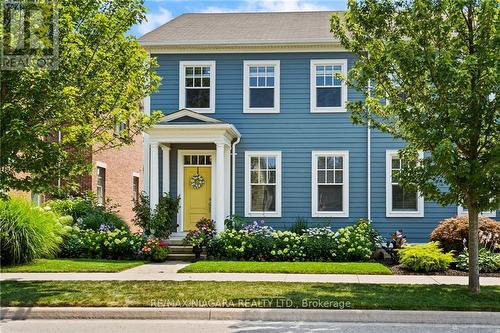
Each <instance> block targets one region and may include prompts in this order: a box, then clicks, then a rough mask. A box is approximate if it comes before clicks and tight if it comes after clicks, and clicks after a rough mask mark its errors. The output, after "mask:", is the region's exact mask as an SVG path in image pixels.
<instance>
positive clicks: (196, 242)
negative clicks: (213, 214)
mask: <svg viewBox="0 0 500 333" xmlns="http://www.w3.org/2000/svg"><path fill="white" fill-rule="evenodd" d="M214 236H215V222H214V221H213V220H210V219H207V218H202V219H201V220H200V221H198V222H197V223H196V229H195V230H192V231H190V232H189V233H188V234H187V235H186V238H184V244H186V245H191V246H192V247H193V253H194V255H195V260H199V259H200V257H201V253H202V252H203V247H205V246H206V245H207V244H208V242H209V241H210V240H211V239H212V238H213V237H214Z"/></svg>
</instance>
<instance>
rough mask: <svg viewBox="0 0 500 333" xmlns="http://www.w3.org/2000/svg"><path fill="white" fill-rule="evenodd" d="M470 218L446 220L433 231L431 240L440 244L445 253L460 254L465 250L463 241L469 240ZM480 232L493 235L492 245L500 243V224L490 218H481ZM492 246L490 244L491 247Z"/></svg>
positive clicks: (459, 217)
mask: <svg viewBox="0 0 500 333" xmlns="http://www.w3.org/2000/svg"><path fill="white" fill-rule="evenodd" d="M468 229H469V217H468V216H467V215H464V216H456V217H452V218H449V219H446V220H444V221H442V222H441V223H439V225H438V226H437V227H436V228H435V229H434V230H433V231H432V233H431V236H430V240H431V241H433V242H439V243H440V244H441V247H442V248H443V249H444V250H445V251H456V253H460V252H461V251H462V249H463V246H464V244H463V240H464V239H465V240H467V239H468ZM479 230H480V231H482V232H487V233H491V234H492V235H493V237H492V238H491V239H490V241H489V242H490V243H491V244H493V243H497V244H498V243H500V223H499V222H497V221H495V220H493V219H490V218H488V217H484V216H480V217H479ZM491 244H488V246H489V245H491Z"/></svg>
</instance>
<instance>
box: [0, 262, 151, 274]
mask: <svg viewBox="0 0 500 333" xmlns="http://www.w3.org/2000/svg"><path fill="white" fill-rule="evenodd" d="M144 263H145V261H141V260H105V259H38V260H35V261H33V262H32V263H29V264H24V265H17V266H6V267H1V269H0V271H1V272H2V273H61V272H109V273H112V272H120V271H123V270H126V269H129V268H133V267H136V266H140V265H143V264H144Z"/></svg>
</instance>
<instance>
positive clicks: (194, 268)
mask: <svg viewBox="0 0 500 333" xmlns="http://www.w3.org/2000/svg"><path fill="white" fill-rule="evenodd" d="M179 273H297V274H385V275H389V274H392V273H391V270H390V269H389V268H387V267H386V266H384V265H382V264H380V263H374V262H257V261H198V262H196V263H193V264H191V265H189V266H186V267H184V268H182V269H181V270H179Z"/></svg>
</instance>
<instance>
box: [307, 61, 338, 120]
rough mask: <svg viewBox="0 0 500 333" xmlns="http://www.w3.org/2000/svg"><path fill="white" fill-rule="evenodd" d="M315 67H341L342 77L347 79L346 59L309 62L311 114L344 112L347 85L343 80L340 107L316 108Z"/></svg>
mask: <svg viewBox="0 0 500 333" xmlns="http://www.w3.org/2000/svg"><path fill="white" fill-rule="evenodd" d="M317 65H328V66H330V65H341V66H342V75H344V76H345V77H347V59H318V60H311V69H310V80H311V82H310V83H311V89H310V106H311V112H312V113H316V112H317V113H321V112H323V113H324V112H346V111H347V109H346V104H347V85H346V83H345V81H344V80H342V90H341V92H342V100H341V106H336V107H317V106H316V66H317Z"/></svg>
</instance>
